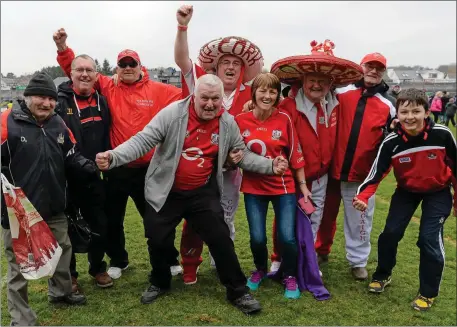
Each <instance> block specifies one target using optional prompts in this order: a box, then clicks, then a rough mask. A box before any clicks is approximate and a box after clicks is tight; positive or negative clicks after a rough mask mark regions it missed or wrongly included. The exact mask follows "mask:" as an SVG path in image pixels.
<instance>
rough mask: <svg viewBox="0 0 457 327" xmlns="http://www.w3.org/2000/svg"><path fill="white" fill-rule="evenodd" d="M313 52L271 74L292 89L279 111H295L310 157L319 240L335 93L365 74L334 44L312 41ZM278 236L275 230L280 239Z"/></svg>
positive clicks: (334, 123) (282, 62) (332, 139)
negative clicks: (336, 50)
mask: <svg viewBox="0 0 457 327" xmlns="http://www.w3.org/2000/svg"><path fill="white" fill-rule="evenodd" d="M311 47H312V49H311V54H310V55H301V56H293V57H287V58H284V59H281V60H278V61H277V62H275V63H274V64H273V65H272V68H271V72H272V73H273V74H275V75H276V76H278V77H279V79H280V80H281V82H282V83H285V84H289V85H291V86H292V93H293V97H286V98H284V100H283V101H282V102H281V104H280V105H279V109H282V110H285V111H287V112H288V113H290V115H291V117H292V119H293V120H294V124H295V127H296V130H297V133H298V138H299V141H300V144H301V146H302V149H303V157H304V159H305V163H306V165H305V176H306V183H307V184H308V189H309V190H310V191H311V192H312V196H311V199H312V202H313V205H314V207H315V211H314V212H313V213H312V214H310V215H309V218H310V220H311V228H312V234H313V237H314V240H315V239H316V234H317V230H318V228H319V225H320V222H321V219H322V212H323V208H324V202H325V194H326V188H327V180H328V175H327V173H328V171H329V168H330V162H331V159H332V156H333V150H334V146H335V138H336V128H337V123H338V124H339V122H338V119H337V117H338V114H337V111H338V100H337V98H336V96H335V94H334V93H333V92H330V89H331V88H332V87H334V86H341V85H347V84H349V83H352V82H355V81H357V80H358V79H360V77H361V76H362V72H361V68H360V66H359V65H357V64H356V63H353V62H351V61H349V60H345V59H341V58H338V57H335V56H334V55H333V51H332V49H333V48H334V44H333V42H331V41H329V40H326V41H325V42H324V43H323V44H322V43H321V44H317V42H316V41H313V42H311ZM275 234H276V233H275V232H273V237H274V238H275V236H276V235H275ZM277 260H278V255H277V251H276V249H275V251H274V254H273V255H272V261H273V263H272V268H271V270H273V271H274V270H277V269H278V266H279V264H278V261H277Z"/></svg>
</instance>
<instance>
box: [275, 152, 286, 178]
mask: <svg viewBox="0 0 457 327" xmlns="http://www.w3.org/2000/svg"><path fill="white" fill-rule="evenodd" d="M288 168H289V162H288V161H287V159H285V158H284V157H283V156H277V157H276V158H274V160H273V173H274V174H275V175H284V173H285V172H286V170H287V169H288Z"/></svg>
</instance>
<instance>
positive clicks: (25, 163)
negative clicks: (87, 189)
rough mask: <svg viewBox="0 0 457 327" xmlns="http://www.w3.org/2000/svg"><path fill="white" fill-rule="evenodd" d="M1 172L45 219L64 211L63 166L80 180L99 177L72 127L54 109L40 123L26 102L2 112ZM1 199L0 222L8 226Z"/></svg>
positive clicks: (65, 198) (65, 184)
mask: <svg viewBox="0 0 457 327" xmlns="http://www.w3.org/2000/svg"><path fill="white" fill-rule="evenodd" d="M1 126H2V130H1V165H2V173H3V174H4V175H5V176H6V178H7V179H8V180H9V182H10V183H12V184H13V185H15V186H16V187H20V188H22V190H23V191H24V193H25V195H26V196H27V198H28V199H29V200H30V202H31V203H32V204H33V206H34V207H35V208H36V210H37V211H38V212H39V213H40V215H41V217H42V218H43V219H44V220H48V219H50V218H51V217H53V216H55V215H57V214H60V213H63V212H64V209H65V206H66V202H67V181H66V176H65V170H66V168H69V169H71V170H74V171H75V172H76V173H77V174H78V175H79V176H80V178H81V180H85V181H90V180H92V179H97V178H98V169H97V167H96V165H95V163H94V162H92V161H90V160H88V159H86V158H85V157H83V156H82V155H81V154H80V152H79V150H78V148H77V146H76V141H75V139H74V137H73V135H72V133H71V131H70V130H69V129H68V128H67V126H65V123H64V122H63V120H62V119H61V118H60V117H59V116H58V115H56V114H55V113H53V114H52V115H51V116H50V117H49V118H48V119H47V120H46V121H45V122H44V123H43V124H41V125H40V124H39V123H38V122H37V121H36V120H35V118H34V117H33V116H32V113H31V112H30V110H29V109H28V108H27V105H26V104H25V103H22V104H21V108H17V109H16V108H14V109H12V110H7V111H5V112H3V113H2V115H1ZM3 205H4V203H3V200H2V221H1V223H2V226H3V227H4V228H9V221H8V218H7V215H6V214H5V211H6V210H5V207H4V206H3Z"/></svg>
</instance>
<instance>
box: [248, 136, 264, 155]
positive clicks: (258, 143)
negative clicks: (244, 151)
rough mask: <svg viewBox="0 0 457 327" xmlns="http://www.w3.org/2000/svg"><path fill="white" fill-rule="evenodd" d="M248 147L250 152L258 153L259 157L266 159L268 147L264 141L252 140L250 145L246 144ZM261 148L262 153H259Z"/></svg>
mask: <svg viewBox="0 0 457 327" xmlns="http://www.w3.org/2000/svg"><path fill="white" fill-rule="evenodd" d="M246 146H247V147H248V149H249V150H250V151H252V152H254V153H257V154H258V155H261V156H262V157H266V154H267V145H266V144H265V142H264V141H262V140H258V139H254V140H250V141H249V142H248V144H246ZM259 146H260V151H258V150H259ZM267 158H268V157H267Z"/></svg>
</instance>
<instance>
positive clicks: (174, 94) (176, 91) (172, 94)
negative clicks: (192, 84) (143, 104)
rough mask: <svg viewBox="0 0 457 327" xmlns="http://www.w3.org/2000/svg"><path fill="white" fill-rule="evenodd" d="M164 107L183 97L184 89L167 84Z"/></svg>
mask: <svg viewBox="0 0 457 327" xmlns="http://www.w3.org/2000/svg"><path fill="white" fill-rule="evenodd" d="M165 94H166V95H165V99H164V107H166V106H168V105H169V104H170V103H172V102H175V101H178V100H181V99H183V90H182V89H180V88H177V87H176V86H173V85H167V89H166V93H165Z"/></svg>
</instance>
